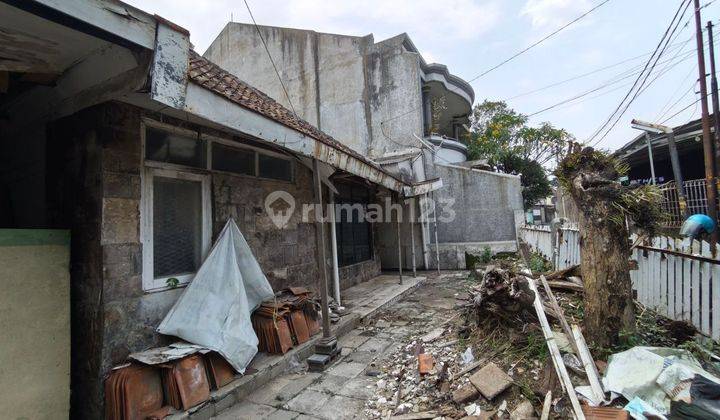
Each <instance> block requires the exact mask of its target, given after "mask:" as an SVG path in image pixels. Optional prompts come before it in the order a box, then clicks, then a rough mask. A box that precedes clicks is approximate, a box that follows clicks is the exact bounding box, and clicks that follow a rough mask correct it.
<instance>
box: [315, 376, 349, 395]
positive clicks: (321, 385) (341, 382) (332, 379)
mask: <svg viewBox="0 0 720 420" xmlns="http://www.w3.org/2000/svg"><path fill="white" fill-rule="evenodd" d="M347 382H348V378H346V377H344V376H336V375H331V374H329V373H328V374H327V375H324V376H323V377H322V379H321V380H319V381H317V382H315V383H314V384H312V385H310V387H309V388H308V389H312V390H314V391H320V392H323V393H325V394H336V393H337V392H338V391H339V390H340V389H341V388H342V387H343V386H345V384H346V383H347Z"/></svg>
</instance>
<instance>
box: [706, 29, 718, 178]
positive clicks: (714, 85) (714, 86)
mask: <svg viewBox="0 0 720 420" xmlns="http://www.w3.org/2000/svg"><path fill="white" fill-rule="evenodd" d="M707 32H708V48H709V51H710V57H709V58H710V95H711V96H712V110H713V123H714V125H713V128H714V129H715V143H714V144H715V174H716V175H717V169H718V168H717V163H718V159H719V158H720V119H718V110H720V99H719V98H718V81H717V76H716V75H715V44H714V42H713V41H714V40H713V24H712V21H708V23H707Z"/></svg>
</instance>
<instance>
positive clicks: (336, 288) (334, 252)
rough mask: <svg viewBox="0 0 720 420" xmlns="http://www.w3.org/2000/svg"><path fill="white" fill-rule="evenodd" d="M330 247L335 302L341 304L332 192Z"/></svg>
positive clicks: (332, 196) (332, 194)
mask: <svg viewBox="0 0 720 420" xmlns="http://www.w3.org/2000/svg"><path fill="white" fill-rule="evenodd" d="M328 211H329V212H330V249H331V250H332V264H333V266H332V268H333V285H334V292H335V302H337V304H338V306H341V305H342V303H341V302H340V267H339V265H338V249H337V229H336V226H335V222H336V221H335V217H336V215H335V194H334V193H333V192H332V191H331V192H330V208H329V209H328Z"/></svg>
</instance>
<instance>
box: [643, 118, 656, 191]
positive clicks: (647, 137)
mask: <svg viewBox="0 0 720 420" xmlns="http://www.w3.org/2000/svg"><path fill="white" fill-rule="evenodd" d="M645 141H647V147H648V157H649V159H650V176H651V177H652V178H651V179H650V183H651V184H653V185H655V162H653V154H652V141H651V140H650V133H648V132H647V131H646V132H645Z"/></svg>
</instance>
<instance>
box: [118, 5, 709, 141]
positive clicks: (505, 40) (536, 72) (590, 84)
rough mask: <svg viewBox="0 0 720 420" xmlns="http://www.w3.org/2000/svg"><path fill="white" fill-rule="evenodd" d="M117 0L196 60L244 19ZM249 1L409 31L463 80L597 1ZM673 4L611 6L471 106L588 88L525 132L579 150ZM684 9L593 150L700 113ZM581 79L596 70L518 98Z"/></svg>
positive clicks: (304, 17) (517, 66) (493, 82)
mask: <svg viewBox="0 0 720 420" xmlns="http://www.w3.org/2000/svg"><path fill="white" fill-rule="evenodd" d="M124 1H125V2H127V3H129V4H131V5H134V6H136V7H138V8H140V9H142V10H145V11H147V12H150V13H156V14H158V15H160V16H162V17H164V18H166V19H169V20H171V21H173V22H175V23H177V24H179V25H181V26H183V27H185V28H186V29H188V30H189V31H190V41H191V42H192V43H193V45H194V46H195V49H196V50H197V51H199V52H200V53H203V52H204V51H205V49H206V48H207V47H208V46H209V45H210V43H211V42H212V40H213V39H214V38H215V37H216V36H217V34H218V33H219V32H220V31H221V30H222V28H223V27H224V26H225V25H226V24H227V23H228V22H229V21H230V20H231V18H232V20H233V21H235V22H245V23H248V22H251V20H250V16H249V14H248V11H247V9H246V8H245V4H244V3H243V1H242V0H124ZM248 3H249V5H250V8H251V9H252V12H253V15H254V16H255V19H256V21H257V23H258V24H260V25H269V26H282V27H292V28H300V29H312V30H315V31H318V32H329V33H338V34H345V35H358V36H363V35H367V34H370V33H372V34H373V35H374V37H375V41H376V42H377V41H380V40H383V39H386V38H389V37H391V36H394V35H397V34H399V33H402V32H406V33H408V34H409V35H410V38H411V39H412V40H413V43H414V44H415V46H416V47H417V48H418V49H419V50H420V52H421V54H422V55H423V57H424V58H425V60H426V61H427V62H437V63H442V64H445V65H447V66H448V68H449V70H450V72H451V73H453V74H455V75H456V76H459V77H461V78H463V79H464V80H468V81H469V80H471V79H473V78H475V77H476V76H478V75H479V74H481V73H483V71H485V70H487V69H489V68H491V67H493V66H494V65H496V64H498V63H500V62H501V61H503V60H504V59H506V58H508V57H510V56H511V55H513V54H514V53H516V52H518V51H520V50H522V49H523V48H525V47H527V46H528V45H530V44H532V43H533V42H535V41H537V40H539V39H541V38H543V37H544V36H545V35H547V34H549V33H551V32H553V31H554V30H556V29H557V28H559V27H561V26H563V25H564V24H566V23H567V22H570V21H571V20H573V19H575V18H576V17H578V16H580V15H581V14H583V13H585V12H586V11H588V10H590V9H592V8H593V7H594V6H595V5H597V4H599V3H601V0H445V1H437V0H382V1H381V0H365V1H362V2H360V1H357V0H262V1H260V0H248ZM700 3H701V5H707V7H704V8H703V9H702V19H703V25H704V24H705V23H706V22H707V21H708V20H712V21H714V23H720V2H717V3H715V0H701V2H700ZM679 4H680V1H679V0H610V1H609V2H608V3H606V4H605V5H603V6H602V7H600V8H599V9H597V10H596V11H594V12H593V13H591V14H590V15H588V16H587V17H585V18H584V19H582V20H581V21H579V22H577V23H576V24H574V25H572V26H570V27H569V28H567V29H565V30H564V31H562V32H560V33H559V34H558V35H556V36H554V37H552V38H551V39H549V40H548V41H545V42H543V43H542V44H540V45H539V46H537V47H535V48H533V49H532V50H530V51H528V52H527V53H525V54H522V55H521V56H520V57H518V58H517V59H515V60H513V61H511V62H509V63H507V64H505V65H503V66H502V67H500V68H498V69H497V70H494V71H493V72H490V73H489V74H487V75H485V76H483V77H481V78H478V79H477V80H474V81H473V82H472V83H471V84H472V87H473V89H474V90H475V98H476V102H482V101H483V100H485V99H488V100H493V101H496V100H505V101H506V102H507V103H508V105H509V106H510V107H512V108H513V109H515V110H516V111H518V112H521V113H523V114H526V115H530V114H533V113H535V112H537V111H540V110H543V109H544V108H546V107H548V106H552V105H554V104H557V103H559V102H561V101H564V100H567V99H570V98H573V97H575V96H577V95H579V94H583V93H585V92H588V91H592V92H591V93H588V94H586V96H583V97H581V98H578V99H577V100H575V101H571V102H568V103H566V104H564V105H561V106H558V107H556V108H553V109H552V110H549V111H545V112H541V113H539V114H537V115H533V116H531V117H530V119H529V122H530V124H531V125H538V124H540V123H543V122H546V121H547V122H549V123H551V124H553V125H554V126H556V127H560V128H564V129H566V130H567V131H569V132H570V133H572V134H573V135H574V136H575V137H577V139H578V140H580V141H585V140H586V139H588V138H589V137H590V136H591V135H592V134H593V133H594V132H595V131H596V130H597V129H598V128H599V127H600V126H601V124H602V123H603V122H604V121H606V120H607V119H608V118H609V116H610V114H611V113H612V112H613V111H614V109H615V108H616V107H617V106H618V104H619V103H620V101H621V100H622V99H623V97H624V96H625V95H626V94H627V92H628V90H629V89H630V85H631V84H632V82H633V81H634V80H635V77H636V76H635V75H633V74H632V73H633V72H636V71H637V70H638V69H640V68H642V66H643V65H644V64H645V62H646V61H647V60H648V58H649V54H648V55H644V56H641V55H642V54H646V53H650V52H651V51H652V50H654V49H655V47H656V45H657V44H658V42H659V41H660V38H661V37H662V35H663V33H664V32H665V30H666V28H667V27H668V25H669V23H670V21H671V19H672V17H673V15H674V14H675V11H676V9H677V7H678V5H679ZM691 12H692V7H691V8H690V9H688V12H687V14H686V15H685V17H684V18H683V20H682V24H683V25H682V26H681V28H679V29H678V32H676V34H675V35H676V36H675V38H674V39H673V41H672V44H671V45H670V46H669V48H668V50H667V51H666V53H665V55H663V56H662V57H661V59H660V62H659V63H658V65H657V67H656V71H655V72H654V73H652V74H651V76H650V78H649V79H648V80H649V81H652V80H654V81H653V83H651V84H650V85H649V87H648V88H647V89H646V90H644V91H643V92H642V93H641V94H640V95H639V96H638V97H637V98H636V99H635V101H634V102H633V103H632V105H631V106H630V107H629V108H628V110H627V112H626V113H625V114H624V115H623V116H622V118H621V119H620V120H619V121H618V123H617V125H616V126H615V128H614V129H613V130H611V131H610V132H609V134H608V135H607V136H606V137H605V138H603V139H602V140H601V141H600V142H599V143H597V146H598V147H601V148H605V149H609V150H615V149H617V148H618V147H620V146H622V145H623V144H625V143H627V142H628V141H630V140H632V139H633V138H634V137H635V136H636V135H638V134H639V132H638V131H637V130H634V129H632V128H631V127H630V120H631V119H633V118H638V119H641V120H645V121H650V122H657V123H660V122H662V121H663V120H666V119H667V118H668V117H670V116H672V115H673V114H676V113H677V112H678V111H681V110H682V109H683V108H686V107H688V106H689V108H687V109H685V110H684V111H682V112H679V113H677V115H676V116H674V117H672V118H670V119H669V120H667V121H665V122H664V124H666V125H680V124H684V123H686V122H688V121H690V120H692V119H694V118H698V117H699V116H700V106H699V103H696V105H691V104H692V103H693V102H694V101H696V100H697V98H698V97H699V96H698V93H697V92H698V91H699V87H698V84H697V80H698V72H697V58H696V55H695V54H693V51H694V50H695V45H696V44H695V39H694V29H695V26H694V20H693V19H691ZM685 23H688V24H687V25H686V26H685V25H684V24H685ZM718 36H720V35H718ZM705 41H706V42H707V39H705ZM718 42H720V39H719V40H718ZM706 51H707V50H706ZM638 56H640V57H638ZM706 59H707V57H706ZM718 59H720V57H719V58H718ZM605 67H608V68H605ZM603 68H605V69H603ZM601 69H602V70H601ZM588 72H594V73H593V74H591V75H588V76H584V77H580V78H577V79H575V80H572V81H570V82H566V83H561V84H558V85H556V86H552V87H549V88H547V89H543V90H541V91H539V92H535V93H532V94H526V95H523V94H525V93H527V92H532V91H534V90H537V89H540V88H544V87H546V86H548V85H553V84H556V83H558V82H562V81H565V80H567V79H569V78H575V77H576V76H579V75H583V74H585V73H588ZM708 72H709V67H708ZM656 76H658V77H657V78H655V77H656ZM608 82H613V83H611V84H609V85H608ZM518 95H523V96H518ZM598 137H599V136H598ZM598 137H595V138H596V139H597V138H598Z"/></svg>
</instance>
